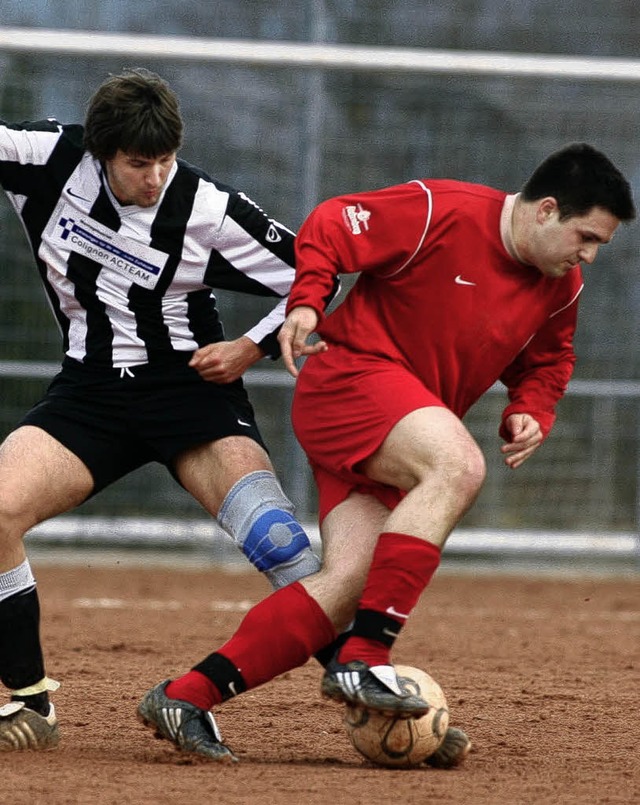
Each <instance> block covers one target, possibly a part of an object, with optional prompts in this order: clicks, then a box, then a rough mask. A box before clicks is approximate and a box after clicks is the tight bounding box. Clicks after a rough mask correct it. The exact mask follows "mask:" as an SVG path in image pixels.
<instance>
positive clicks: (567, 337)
mask: <svg viewBox="0 0 640 805" xmlns="http://www.w3.org/2000/svg"><path fill="white" fill-rule="evenodd" d="M576 317H577V299H574V300H573V301H572V303H571V304H569V305H567V306H566V307H565V308H564V309H563V310H561V311H560V312H559V313H557V314H556V315H555V316H553V317H552V318H550V319H549V320H548V321H547V322H546V324H545V325H544V326H543V327H542V328H541V329H540V330H539V331H538V332H537V333H536V335H535V336H534V337H533V338H532V339H531V341H530V342H529V343H528V344H527V346H526V347H525V348H524V349H523V350H522V352H521V353H520V354H519V355H518V357H517V358H516V359H515V360H514V361H513V363H512V364H511V365H510V366H508V367H507V369H506V370H505V371H504V372H503V374H502V376H501V378H500V379H501V381H502V382H503V383H504V384H505V386H506V387H507V392H508V396H509V405H507V407H506V408H505V410H504V411H503V413H502V421H501V424H500V436H501V437H502V438H503V439H504V440H505V445H503V447H502V452H503V453H504V454H505V460H506V461H507V464H509V466H518V465H519V464H521V463H522V461H524V460H525V459H526V458H528V457H529V456H530V455H531V453H532V452H533V451H534V450H535V449H536V448H537V447H538V446H539V445H540V444H541V443H542V441H543V440H544V439H545V438H546V437H547V436H548V434H549V432H550V431H551V428H552V427H553V424H554V422H555V418H556V413H555V410H556V405H557V403H558V401H559V400H560V399H561V398H562V397H563V395H564V393H565V391H566V389H567V385H568V383H569V380H570V379H571V375H572V374H573V368H574V366H575V362H576V356H575V352H574V349H573V336H574V333H575V327H576ZM509 459H511V460H509Z"/></svg>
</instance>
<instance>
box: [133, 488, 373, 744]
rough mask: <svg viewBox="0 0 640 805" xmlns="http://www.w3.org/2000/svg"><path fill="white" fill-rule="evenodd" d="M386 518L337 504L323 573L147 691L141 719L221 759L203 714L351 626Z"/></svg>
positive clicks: (268, 603)
mask: <svg viewBox="0 0 640 805" xmlns="http://www.w3.org/2000/svg"><path fill="white" fill-rule="evenodd" d="M388 514H389V510H388V509H387V508H386V507H384V506H383V505H382V504H381V503H379V502H378V501H377V500H376V499H375V498H373V497H371V496H369V495H361V494H358V493H353V494H352V495H351V496H350V497H349V498H348V499H347V500H345V501H343V502H342V503H341V504H339V505H338V506H336V508H335V509H334V510H333V511H332V512H330V513H329V514H328V515H327V517H326V518H325V520H324V522H323V524H322V529H321V530H322V540H323V565H322V569H321V570H320V572H318V573H316V574H314V575H312V576H309V577H307V578H305V579H304V580H303V581H302V582H300V583H293V584H291V585H289V586H287V587H285V588H283V589H280V590H277V591H276V592H274V593H272V594H271V595H270V596H268V597H267V598H266V599H264V600H263V601H261V602H260V603H258V604H257V605H256V606H255V607H253V608H252V609H251V610H250V612H249V613H247V615H246V616H245V618H244V620H243V621H242V623H241V624H240V627H239V628H238V630H237V631H236V633H235V634H234V635H233V637H232V638H231V639H230V640H228V641H227V642H226V643H225V644H224V645H223V646H222V647H220V648H219V649H218V650H217V651H215V652H213V653H212V654H210V655H208V656H207V657H206V658H205V659H204V660H203V661H202V662H200V663H198V665H196V666H195V668H194V669H192V670H191V671H190V672H188V673H187V674H185V675H184V676H182V677H180V678H178V679H176V680H174V681H171V682H168V683H167V682H164V683H162V684H161V685H158V686H156V687H155V688H153V689H152V690H151V691H149V693H147V695H146V696H145V697H144V699H143V701H142V703H141V705H140V707H139V709H138V714H139V716H140V718H141V719H142V721H143V722H144V723H145V724H146V725H148V726H152V727H154V728H155V729H156V730H157V731H158V733H159V734H160V735H161V736H162V737H165V738H168V739H169V740H171V741H173V742H174V743H175V744H176V745H177V746H178V747H179V748H181V749H184V750H186V751H192V752H196V753H198V754H203V755H205V756H207V757H212V758H214V759H223V758H224V757H225V756H224V754H223V753H222V754H221V753H220V751H219V749H218V747H216V746H215V739H212V738H211V733H210V732H209V730H208V727H207V721H206V719H207V711H208V710H209V709H210V708H211V707H213V706H214V705H215V704H219V703H220V702H222V701H224V700H226V699H228V698H230V697H231V696H234V695H237V694H239V693H242V692H243V691H245V690H248V689H251V688H254V687H257V686H258V685H261V684H263V683H264V682H266V681H268V680H270V679H272V678H273V677H275V676H278V675H279V674H281V673H284V672H285V671H288V670H290V669H292V668H295V667H296V666H298V665H301V664H303V663H304V662H306V660H308V659H309V658H310V657H311V656H312V655H313V654H314V653H315V652H317V651H318V650H319V649H321V648H323V647H324V646H325V645H326V644H328V643H330V642H331V641H332V640H333V639H334V638H335V636H336V634H337V632H338V631H341V630H343V629H344V628H346V627H347V626H348V625H349V623H350V622H351V620H352V618H353V613H354V611H355V608H356V605H357V601H358V597H359V595H360V592H361V590H362V586H363V583H364V580H365V578H366V574H367V569H368V567H369V563H370V560H371V553H372V551H373V547H374V545H375V542H376V539H377V533H378V531H379V528H380V526H381V524H382V523H383V522H384V520H385V518H386V517H387V515H388ZM185 703H188V707H186V708H184V707H183V705H184V704H185ZM194 706H195V707H197V708H199V710H200V712H201V721H202V735H201V737H202V740H201V741H200V742H199V743H194V741H193V739H192V737H191V736H190V735H185V734H184V731H183V730H182V728H181V726H180V725H181V724H182V722H183V719H184V714H183V713H182V712H181V710H182V709H186V711H187V712H188V714H192V712H193V707H194ZM189 729H190V730H192V726H191V721H190V727H189ZM207 735H209V740H208V741H207V740H206V737H207ZM212 744H213V746H212ZM194 747H195V748H194Z"/></svg>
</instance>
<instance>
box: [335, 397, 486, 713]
mask: <svg viewBox="0 0 640 805" xmlns="http://www.w3.org/2000/svg"><path fill="white" fill-rule="evenodd" d="M363 471H364V472H365V474H366V475H367V476H368V477H370V478H371V479H373V480H375V481H379V482H381V483H385V484H388V485H390V486H395V487H396V488H399V489H403V490H404V491H405V492H406V495H405V496H404V498H403V499H402V500H401V502H400V503H399V504H398V505H397V506H396V507H395V508H394V510H393V511H392V512H391V513H390V514H389V516H388V518H387V520H386V522H385V524H384V528H383V530H382V533H381V535H380V538H379V540H378V542H377V545H376V548H375V551H374V554H373V560H372V563H371V568H370V570H369V574H368V577H367V582H366V584H365V588H364V591H363V594H362V597H361V599H360V603H359V605H358V610H357V612H356V616H355V619H354V624H353V627H352V629H351V632H350V635H349V638H348V639H347V640H346V642H345V644H344V646H343V647H342V648H341V649H340V651H339V652H338V656H337V658H336V660H335V662H332V663H331V664H330V665H329V667H328V671H327V673H326V674H325V676H324V679H323V692H324V693H325V695H327V696H329V697H330V698H333V699H335V700H337V701H344V702H349V703H351V704H360V705H362V706H366V707H370V708H372V709H379V710H383V711H385V712H386V711H387V710H388V711H389V712H394V711H395V712H397V713H398V714H402V715H412V714H413V715H416V714H418V713H419V711H418V710H413V709H412V705H411V704H410V702H409V701H408V698H407V697H406V696H404V695H403V693H402V691H401V690H400V688H399V687H398V684H397V679H396V677H395V672H394V671H393V667H392V666H391V664H390V653H391V648H392V646H393V643H394V642H395V640H396V638H397V636H398V634H399V632H400V630H401V629H402V627H403V626H404V624H405V623H406V621H407V619H408V618H409V616H410V614H411V611H412V609H413V608H414V606H415V605H416V603H417V602H418V599H419V598H420V595H421V593H422V591H423V590H424V588H425V587H426V586H427V585H428V584H429V582H430V580H431V578H432V576H433V574H434V573H435V571H436V569H437V567H438V564H439V561H440V551H441V548H442V547H443V546H444V544H445V542H446V539H447V537H448V535H449V534H450V532H451V530H452V529H453V528H454V526H455V525H456V523H457V522H458V521H459V520H460V518H461V517H462V515H463V514H464V513H465V511H467V509H468V508H469V506H471V504H472V503H473V501H474V500H475V498H476V496H477V494H478V492H479V490H480V487H481V485H482V481H483V479H484V459H483V456H482V454H481V452H480V449H479V448H478V446H477V445H476V443H475V441H474V440H473V439H472V437H471V436H470V434H469V433H468V431H467V430H466V428H465V427H464V426H463V424H462V423H461V422H460V420H459V419H458V418H457V417H456V416H454V414H452V413H451V412H450V411H448V410H447V409H446V408H441V407H436V406H434V407H429V408H421V409H418V410H416V411H413V412H412V413H410V414H408V415H407V416H405V417H404V418H403V419H401V420H400V422H398V423H397V424H396V425H395V426H394V428H393V429H392V430H391V432H390V433H389V435H388V436H387V438H386V439H385V441H384V442H383V444H382V445H381V447H380V448H379V450H377V451H376V453H374V455H373V456H372V457H371V458H369V459H368V460H367V461H366V462H364V466H363ZM423 706H426V703H425V702H423ZM425 712H426V710H425Z"/></svg>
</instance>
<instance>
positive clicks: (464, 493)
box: [442, 442, 487, 505]
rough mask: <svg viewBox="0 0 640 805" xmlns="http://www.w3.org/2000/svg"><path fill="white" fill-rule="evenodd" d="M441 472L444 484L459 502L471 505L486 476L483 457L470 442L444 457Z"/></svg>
mask: <svg viewBox="0 0 640 805" xmlns="http://www.w3.org/2000/svg"><path fill="white" fill-rule="evenodd" d="M443 464H444V466H443V467H442V472H443V473H444V479H445V482H446V483H447V484H448V485H450V487H451V489H452V491H453V492H454V493H455V494H456V496H458V497H459V499H460V500H461V501H466V503H467V505H471V503H473V501H474V500H475V499H476V497H477V496H478V494H479V492H480V490H481V489H482V485H483V484H484V480H485V478H486V474H487V467H486V462H485V458H484V455H483V453H482V451H481V450H480V448H479V447H478V446H477V445H476V444H475V442H472V443H471V444H469V443H467V444H465V445H464V446H463V448H462V449H460V450H453V451H452V452H451V453H450V454H448V455H447V456H446V457H445V460H444V462H443Z"/></svg>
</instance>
